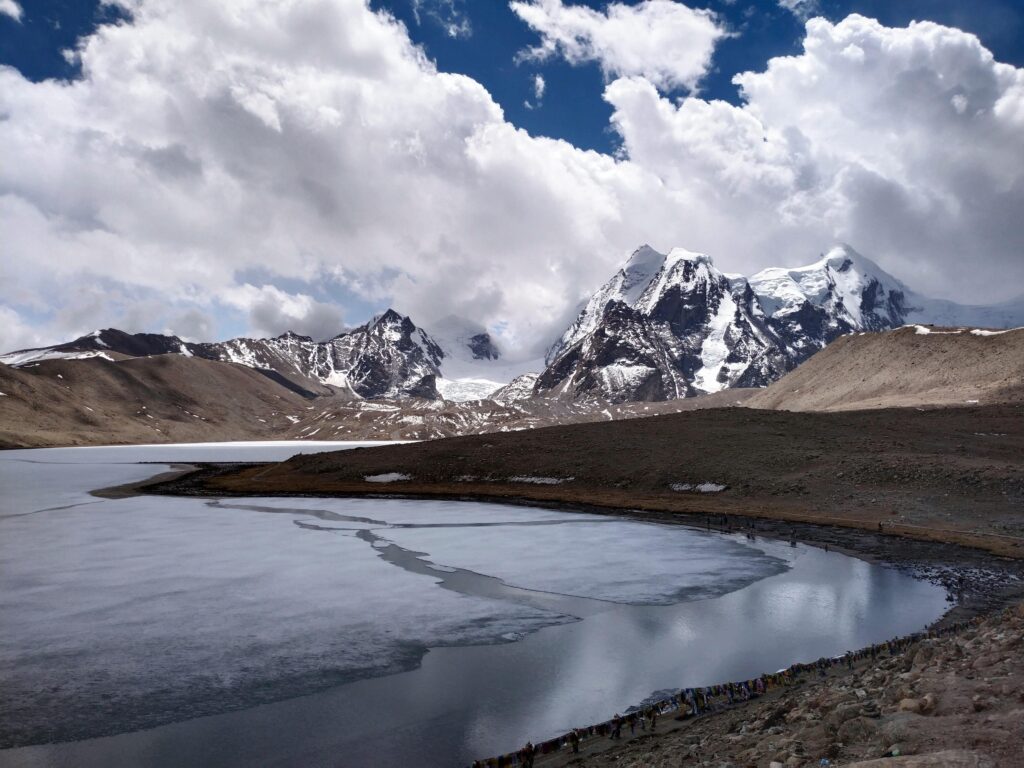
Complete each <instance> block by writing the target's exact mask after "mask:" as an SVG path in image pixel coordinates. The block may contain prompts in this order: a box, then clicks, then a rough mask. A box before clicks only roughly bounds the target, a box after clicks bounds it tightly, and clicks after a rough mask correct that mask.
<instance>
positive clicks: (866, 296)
mask: <svg viewBox="0 0 1024 768" xmlns="http://www.w3.org/2000/svg"><path fill="white" fill-rule="evenodd" d="M750 285H751V287H752V288H753V289H754V293H756V294H757V298H758V300H759V301H760V303H761V306H762V308H763V309H764V311H765V313H766V314H767V315H768V316H769V317H777V318H782V317H785V316H786V315H790V314H793V313H797V312H799V311H801V309H802V307H803V306H804V305H805V304H810V305H812V306H815V307H820V308H822V309H824V310H825V311H827V312H828V313H829V314H830V315H831V316H832V318H833V319H834V320H836V321H838V322H842V323H845V324H847V325H849V326H850V328H851V329H858V330H860V329H868V330H878V329H880V328H882V327H894V326H897V325H900V324H901V323H902V322H903V320H904V317H905V314H906V312H907V311H908V307H907V299H908V298H909V297H910V296H911V292H910V291H909V290H908V289H907V287H906V286H905V285H904V284H903V283H901V282H900V281H899V280H897V279H896V278H895V277H893V276H892V275H890V274H889V273H888V272H886V271H885V270H883V269H882V268H881V267H879V266H878V265H877V264H876V263H875V262H873V261H872V260H871V259H869V258H867V257H866V256H862V255H861V254H859V253H857V251H855V250H854V249H853V248H851V247H850V246H848V245H837V246H835V247H833V248H832V249H831V250H829V251H828V252H827V253H825V254H823V255H822V257H821V258H820V259H818V261H815V262H814V263H812V264H808V265H807V266H803V267H794V268H786V267H772V268H769V269H764V270H761V271H760V272H758V273H757V274H756V275H754V276H753V277H751V278H750Z"/></svg>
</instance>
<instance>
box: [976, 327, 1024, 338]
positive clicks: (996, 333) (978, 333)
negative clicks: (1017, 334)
mask: <svg viewBox="0 0 1024 768" xmlns="http://www.w3.org/2000/svg"><path fill="white" fill-rule="evenodd" d="M1020 330H1024V329H1021V328H1007V329H1006V330H1005V331H990V330H988V329H987V328H972V329H971V336H1002V335H1003V334H1004V333H1009V332H1010V331H1020Z"/></svg>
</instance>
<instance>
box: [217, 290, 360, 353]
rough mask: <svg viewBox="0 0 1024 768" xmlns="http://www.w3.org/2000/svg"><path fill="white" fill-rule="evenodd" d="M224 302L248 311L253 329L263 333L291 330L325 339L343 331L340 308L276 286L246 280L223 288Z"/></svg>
mask: <svg viewBox="0 0 1024 768" xmlns="http://www.w3.org/2000/svg"><path fill="white" fill-rule="evenodd" d="M221 301H223V303H225V304H227V305H228V306H232V307H235V308H237V309H240V310H243V311H244V312H246V313H247V315H248V316H249V319H250V325H251V327H252V329H253V330H254V331H256V332H257V333H260V334H263V335H268V336H272V335H276V334H280V333H282V332H283V331H285V330H289V331H294V332H295V333H299V334H302V335H304V336H312V337H313V338H314V339H316V340H318V341H322V340H324V339H329V338H332V337H334V336H337V335H338V334H339V333H341V331H342V313H341V309H340V307H338V306H336V305H334V304H327V303H324V302H320V301H317V300H316V299H314V298H313V297H312V296H309V295H307V294H304V293H288V292H286V291H282V290H281V289H280V288H277V287H276V286H273V285H262V286H259V287H257V286H255V285H251V284H249V283H245V284H244V285H240V286H237V287H234V288H230V289H228V290H226V291H224V292H223V293H222V294H221Z"/></svg>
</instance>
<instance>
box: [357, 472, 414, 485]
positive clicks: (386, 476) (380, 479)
mask: <svg viewBox="0 0 1024 768" xmlns="http://www.w3.org/2000/svg"><path fill="white" fill-rule="evenodd" d="M363 480H365V481H366V482H368V483H399V482H402V481H404V480H412V475H407V474H405V473H404V472H384V473H382V474H379V475H366V476H364V477H363Z"/></svg>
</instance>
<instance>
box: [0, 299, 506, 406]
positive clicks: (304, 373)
mask: <svg viewBox="0 0 1024 768" xmlns="http://www.w3.org/2000/svg"><path fill="white" fill-rule="evenodd" d="M458 323H459V321H458V320H457V319H455V318H451V319H449V321H448V322H447V324H446V326H445V330H446V331H447V332H448V334H449V335H448V337H446V339H445V346H444V347H442V345H441V344H440V343H439V342H438V341H435V340H434V339H433V338H432V337H431V336H430V335H429V334H428V333H427V332H426V331H424V330H423V329H422V328H418V327H417V326H416V325H415V324H414V323H413V322H412V320H410V319H409V318H408V317H405V316H403V315H400V314H398V313H397V312H395V311H394V310H391V309H389V310H388V311H387V312H384V313H383V314H381V315H378V316H377V317H374V318H372V319H371V320H370V321H369V322H367V323H366V324H364V325H362V326H360V327H358V328H354V329H352V330H349V331H345V332H343V333H341V334H339V335H337V336H335V337H334V338H332V339H329V340H327V341H323V342H317V341H314V340H313V339H312V338H310V337H308V336H300V335H298V334H295V333H291V332H288V333H285V334H282V335H281V336H277V337H275V338H271V339H249V338H238V339H230V340H228V341H223V342H204V343H192V342H186V341H182V340H181V339H179V338H178V337H176V336H164V335H160V334H149V333H138V334H128V333H124V332H123V331H119V330H116V329H106V330H98V331H94V332H93V333H91V334H88V335H86V336H82V337H81V338H78V339H75V340H74V341H71V342H68V343H66V344H59V345H57V346H53V347H44V348H39V349H29V350H20V351H18V352H12V353H9V354H6V355H2V356H0V362H3V363H6V364H8V365H12V366H17V367H24V366H29V365H33V364H35V363H39V362H41V361H44V360H57V359H63V360H69V359H71V360H81V359H89V358H101V359H106V360H109V361H114V360H121V359H124V358H126V357H148V356H153V355H164V354H178V355H183V356H186V357H198V358H202V359H205V360H217V361H221V362H226V363H237V364H239V365H244V366H246V367H248V368H252V369H254V370H257V371H259V372H261V373H263V374H264V375H266V376H270V377H271V378H274V379H275V380H277V381H278V382H279V383H282V384H284V385H285V386H289V387H290V388H292V389H293V390H294V391H296V392H297V393H299V394H303V395H305V396H307V397H313V396H317V395H332V394H336V393H340V394H342V395H347V396H349V397H352V398H364V399H381V398H384V399H387V398H407V397H412V398H424V399H428V400H437V399H439V398H440V397H441V395H440V393H439V392H438V382H439V381H442V380H443V381H445V382H446V383H447V384H448V385H449V389H453V390H454V389H458V387H457V384H458V382H457V381H454V380H448V379H443V374H442V365H445V363H447V362H449V361H453V362H454V363H455V364H456V365H458V366H459V367H460V370H461V369H465V368H466V367H467V363H468V362H470V361H484V362H496V361H497V360H498V359H499V357H500V353H499V351H498V349H497V347H496V346H495V345H494V343H493V342H492V341H491V338H490V336H489V335H488V334H487V333H486V331H483V329H479V330H476V331H474V332H472V333H468V334H466V333H460V332H459V330H460V326H459V324H458ZM502 383H503V382H501V381H488V382H486V384H484V385H483V387H482V388H483V389H486V392H485V393H483V394H489V393H490V392H492V391H494V390H495V389H497V388H498V387H500V386H501V385H502ZM480 389H481V387H479V386H478V387H477V388H476V389H473V388H472V387H470V390H469V392H468V395H470V396H472V395H477V396H479V395H480V394H481V392H480ZM452 394H453V397H451V398H450V399H456V400H460V399H468V397H460V395H461V394H463V393H462V392H461V391H454V392H452Z"/></svg>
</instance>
